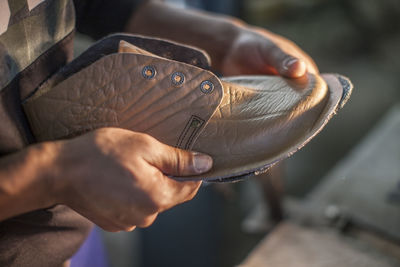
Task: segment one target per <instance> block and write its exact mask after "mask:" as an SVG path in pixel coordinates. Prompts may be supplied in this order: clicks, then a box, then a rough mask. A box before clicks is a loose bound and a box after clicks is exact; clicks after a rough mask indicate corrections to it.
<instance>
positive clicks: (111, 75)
mask: <svg viewBox="0 0 400 267" xmlns="http://www.w3.org/2000/svg"><path fill="white" fill-rule="evenodd" d="M119 51H120V53H113V54H110V55H106V56H104V57H102V58H100V59H99V60H97V61H96V62H94V63H92V64H89V66H87V67H86V68H84V69H82V70H80V71H78V72H77V73H75V74H73V75H71V76H70V77H68V78H66V79H65V80H64V81H62V82H60V83H58V84H57V85H56V86H54V87H51V88H44V89H43V88H42V89H39V90H38V92H37V93H36V94H35V95H34V96H33V97H31V99H29V100H28V101H27V103H25V104H24V108H25V112H26V114H27V117H28V119H29V121H30V124H31V127H32V130H33V133H34V135H35V137H36V138H37V139H38V140H39V141H44V140H54V139H60V138H66V137H72V136H76V135H79V134H82V133H84V132H87V131H90V130H93V129H96V128H100V127H107V126H114V127H122V128H126V129H130V130H134V131H139V132H145V133H148V134H150V135H152V136H154V137H155V138H157V139H159V140H160V141H162V142H164V143H166V144H169V145H172V146H177V147H180V148H183V149H192V150H195V151H199V152H204V153H207V154H209V155H211V156H212V157H213V159H214V166H213V169H212V170H211V171H210V172H209V173H207V174H205V175H202V176H196V177H192V178H193V179H205V180H208V181H231V180H236V179H241V178H244V177H247V176H251V175H254V174H256V173H259V172H262V171H265V170H266V169H267V168H268V167H270V166H271V165H272V164H274V163H275V162H277V161H279V160H282V159H284V158H286V157H288V156H290V155H291V154H293V153H294V152H295V151H297V150H298V149H300V148H301V147H302V146H304V145H305V144H306V143H307V142H308V141H309V140H310V139H311V138H312V137H314V136H315V135H316V134H317V133H318V132H319V131H320V130H321V129H322V128H323V126H324V125H325V124H326V123H327V121H328V120H329V119H330V118H331V117H332V115H333V114H335V113H336V111H337V110H338V107H339V106H340V105H343V104H344V102H345V101H346V100H347V99H348V95H349V94H350V92H351V83H350V82H348V84H349V85H350V92H347V93H348V94H347V95H346V96H345V100H343V101H341V100H342V99H343V83H341V82H340V81H339V78H338V77H341V78H340V79H342V80H343V79H346V78H344V77H342V76H338V75H332V74H324V75H323V76H315V75H312V74H308V75H306V76H305V77H303V78H300V79H295V80H293V79H292V80H289V79H284V78H282V77H278V76H239V77H226V78H222V79H221V80H220V79H218V78H217V77H216V76H215V75H214V74H212V73H211V72H209V71H206V70H204V69H201V68H199V67H195V66H192V65H190V64H185V63H181V62H178V61H174V60H169V59H165V58H162V57H160V56H155V55H153V54H151V53H148V52H147V51H143V50H142V49H140V48H138V47H134V46H132V47H129V44H128V45H127V44H126V43H125V44H124V43H121V44H120V49H119ZM121 52H122V53H121ZM146 66H151V68H154V69H155V70H156V75H155V76H154V77H153V78H151V79H148V78H146V77H144V76H143V73H142V71H143V68H144V67H146ZM176 72H179V73H181V74H183V75H184V81H183V83H182V84H181V85H176V84H174V82H173V81H172V80H171V79H172V77H173V74H174V73H176ZM346 80H347V79H346ZM204 81H209V82H211V84H212V85H213V86H214V88H213V90H212V91H211V92H210V93H205V92H204V90H203V91H202V90H201V86H200V85H201V83H202V82H204Z"/></svg>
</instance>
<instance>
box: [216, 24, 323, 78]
mask: <svg viewBox="0 0 400 267" xmlns="http://www.w3.org/2000/svg"><path fill="white" fill-rule="evenodd" d="M237 27H240V29H239V34H238V35H237V36H236V38H235V39H234V41H233V42H232V43H231V46H230V48H229V49H228V50H227V53H226V54H225V55H224V57H223V60H222V61H221V65H220V71H221V72H222V74H223V75H224V76H231V75H241V74H273V75H281V76H285V77H288V78H297V77H301V76H303V75H304V74H305V73H306V72H310V73H314V74H316V73H318V68H317V66H316V64H315V62H314V61H313V60H312V59H311V57H310V56H309V55H307V54H306V53H305V52H304V51H303V50H301V49H300V48H299V47H298V46H297V45H296V44H294V43H293V42H291V41H289V40H288V39H286V38H284V37H282V36H279V35H276V34H273V33H271V32H269V31H267V30H264V29H261V28H257V27H251V26H244V25H241V26H237Z"/></svg>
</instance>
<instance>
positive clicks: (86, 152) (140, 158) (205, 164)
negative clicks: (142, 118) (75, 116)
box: [54, 128, 212, 232]
mask: <svg viewBox="0 0 400 267" xmlns="http://www.w3.org/2000/svg"><path fill="white" fill-rule="evenodd" d="M63 142H64V143H63V144H62V145H61V150H60V153H59V158H58V159H57V161H56V164H55V165H54V166H59V167H58V171H57V175H55V176H56V177H58V178H57V179H59V180H61V181H57V183H58V184H59V185H62V186H61V188H60V190H58V192H61V193H60V194H59V202H61V203H62V204H66V205H68V206H69V207H71V208H72V209H74V210H75V211H77V212H78V213H80V214H81V215H83V216H85V217H87V218H88V219H90V220H91V221H93V222H94V223H96V224H97V225H98V226H100V227H101V228H103V229H104V230H107V231H113V232H114V231H121V230H125V231H131V230H133V229H134V228H135V227H136V226H138V227H147V226H149V225H150V224H152V223H153V221H154V220H155V218H156V217H157V215H158V213H160V212H162V211H165V210H167V209H169V208H171V207H173V206H175V205H178V204H180V203H183V202H185V201H188V200H190V199H192V198H193V197H194V196H195V194H196V193H197V191H198V189H199V187H200V184H201V182H198V181H196V182H195V181H186V182H183V181H182V182H181V181H176V180H174V179H171V178H169V177H167V176H166V175H175V176H187V175H195V174H200V173H203V172H206V171H208V170H209V169H210V168H211V165H212V159H211V158H210V157H209V156H206V155H203V154H199V153H194V152H189V151H184V150H180V149H176V148H173V147H170V146H167V145H165V144H162V143H160V142H159V141H157V140H156V139H154V138H152V137H150V136H149V135H146V134H141V133H135V132H131V131H128V130H123V129H117V128H103V129H99V130H96V131H94V132H92V133H89V134H86V135H83V136H81V137H78V138H76V139H73V140H69V141H63Z"/></svg>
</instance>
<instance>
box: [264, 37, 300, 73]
mask: <svg viewBox="0 0 400 267" xmlns="http://www.w3.org/2000/svg"><path fill="white" fill-rule="evenodd" d="M261 51H262V57H263V60H264V62H265V63H266V65H267V67H272V68H273V69H275V70H276V72H277V73H278V74H279V75H282V76H285V77H288V78H298V77H301V76H303V75H304V74H305V73H306V70H307V66H306V63H305V62H304V61H303V60H302V59H300V58H297V57H294V56H292V55H290V54H287V53H286V52H284V51H283V50H282V49H281V48H280V47H279V46H277V45H276V44H274V43H272V44H271V45H268V46H264V47H263V49H262V50H261Z"/></svg>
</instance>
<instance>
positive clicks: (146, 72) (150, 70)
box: [142, 66, 157, 80]
mask: <svg viewBox="0 0 400 267" xmlns="http://www.w3.org/2000/svg"><path fill="white" fill-rule="evenodd" d="M156 73H157V72H156V69H155V68H154V67H153V66H145V67H144V68H143V70H142V75H143V77H144V78H146V79H148V80H150V79H153V78H154V76H156Z"/></svg>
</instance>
